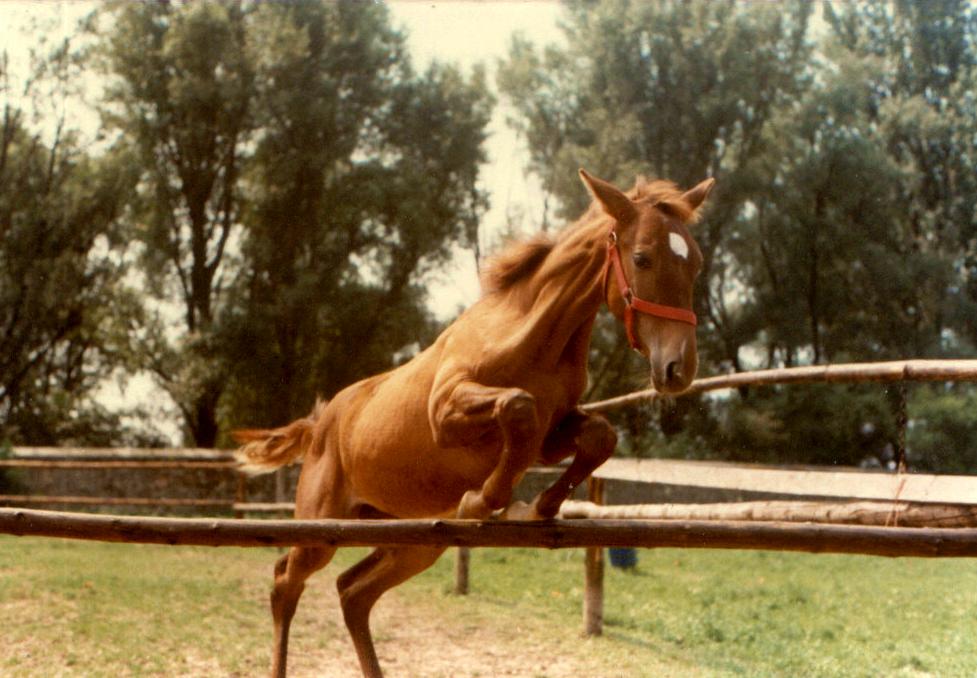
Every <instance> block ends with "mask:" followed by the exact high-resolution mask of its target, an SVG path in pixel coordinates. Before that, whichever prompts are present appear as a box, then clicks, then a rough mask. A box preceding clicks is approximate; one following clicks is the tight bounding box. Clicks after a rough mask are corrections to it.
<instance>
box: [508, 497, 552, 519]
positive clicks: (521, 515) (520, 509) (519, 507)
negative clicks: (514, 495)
mask: <svg viewBox="0 0 977 678" xmlns="http://www.w3.org/2000/svg"><path fill="white" fill-rule="evenodd" d="M499 517H500V518H501V519H502V520H546V516H543V515H541V514H540V513H539V512H538V511H537V510H536V502H533V503H532V504H527V503H526V502H524V501H514V502H512V504H510V505H509V508H507V509H506V510H505V511H503V512H502V515H500V516H499Z"/></svg>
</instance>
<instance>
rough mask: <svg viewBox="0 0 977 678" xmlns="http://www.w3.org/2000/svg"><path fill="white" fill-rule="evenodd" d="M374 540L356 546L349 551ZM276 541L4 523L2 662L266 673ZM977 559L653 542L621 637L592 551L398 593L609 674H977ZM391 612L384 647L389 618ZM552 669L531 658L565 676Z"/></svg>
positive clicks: (338, 631) (320, 637)
mask: <svg viewBox="0 0 977 678" xmlns="http://www.w3.org/2000/svg"><path fill="white" fill-rule="evenodd" d="M361 554H362V551H357V552H348V553H345V554H343V553H342V552H341V555H340V556H339V557H338V558H337V562H338V563H339V565H340V567H343V566H346V565H348V564H350V563H351V562H352V561H353V560H354V559H355V558H357V557H358V556H359V555H361ZM276 555H277V554H276V552H275V551H274V550H270V549H208V548H186V547H179V548H171V547H161V546H128V545H120V544H98V543H88V542H70V541H59V540H46V539H35V538H15V537H5V536H0V619H2V620H3V636H2V640H0V675H4V676H51V675H69V676H119V675H137V676H150V675H166V676H169V675H180V676H184V675H200V676H212V675H228V676H230V675H240V676H252V675H262V674H263V673H264V671H265V670H266V666H267V659H268V647H267V644H268V642H269V632H268V626H269V621H268V618H267V611H266V606H265V600H266V593H267V590H268V585H269V579H270V568H271V564H272V563H273V561H274V559H275V557H276ZM975 565H977V562H975V561H974V560H922V559H882V558H870V557H860V556H829V555H806V554H783V553H766V552H730V551H725V552H724V551H693V550H688V551H679V550H660V551H642V552H641V553H640V559H639V565H638V571H637V573H634V574H628V573H622V572H620V571H617V570H614V569H612V568H608V573H607V581H606V584H605V594H606V600H605V621H606V626H605V636H604V638H601V639H599V640H596V641H583V640H581V639H580V638H579V631H580V627H581V596H582V580H583V572H582V570H583V567H582V553H581V552H579V551H544V550H531V549H482V550H477V551H475V552H474V553H473V557H472V573H471V576H472V593H471V595H470V596H468V597H467V598H464V599H460V598H457V597H454V596H452V595H449V593H448V591H449V589H450V588H451V578H452V558H451V557H450V555H449V556H447V557H445V558H442V560H441V561H440V562H439V563H438V564H437V565H436V566H435V567H434V568H432V569H431V570H430V571H428V572H426V573H424V574H423V575H421V576H420V577H418V578H416V579H415V580H413V581H411V582H409V583H408V584H406V585H405V586H403V587H400V588H399V589H398V590H397V592H396V594H395V595H396V600H398V601H399V604H403V605H405V606H407V607H409V608H411V609H413V610H421V611H422V612H423V614H424V615H425V617H433V618H434V619H435V622H434V623H435V625H436V626H435V629H436V630H437V625H440V626H441V627H443V628H444V629H445V632H446V633H447V632H448V630H449V629H452V630H455V632H456V633H458V634H464V633H467V634H484V638H485V642H486V643H492V642H494V641H493V639H495V638H498V639H502V638H506V642H511V643H513V646H512V648H510V647H509V646H508V645H507V646H506V648H504V651H505V652H507V653H514V652H518V651H519V649H518V648H520V647H521V646H525V647H526V648H529V647H537V649H538V648H539V647H545V646H544V645H541V643H544V641H545V640H546V639H547V638H552V637H560V638H563V639H570V642H569V645H571V646H574V648H576V649H579V651H580V653H581V654H580V660H579V661H580V662H584V661H586V662H587V667H586V668H587V670H586V671H582V672H581V674H580V675H588V673H587V671H591V672H593V671H594V669H593V667H603V668H599V669H597V671H598V672H599V673H600V675H607V676H615V675H620V676H633V675H677V676H681V675H689V674H693V675H702V676H736V675H745V676H846V677H848V676H899V675H905V676H924V675H933V676H968V677H969V676H975V675H977V568H975ZM338 571H339V568H337V567H336V566H335V565H333V566H330V569H329V570H328V571H327V574H326V575H324V576H323V575H319V578H321V579H322V582H323V583H319V584H317V585H316V586H319V587H321V589H317V590H322V591H326V590H327V589H329V590H331V587H332V580H333V578H334V577H335V574H336V573H337V572H338ZM308 595H318V594H311V593H310V594H307V596H308ZM322 619H326V620H330V621H328V623H327V622H326V621H318V620H322ZM313 623H315V624H317V625H316V626H314V627H312V628H309V629H308V630H303V629H305V628H307V627H306V626H303V625H309V624H313ZM514 625H515V626H514ZM375 627H376V635H377V637H378V639H379V646H380V647H381V659H383V654H384V652H383V643H384V642H385V639H387V638H389V637H390V636H391V634H390V633H389V632H388V631H387V630H385V629H386V628H387V627H388V622H382V621H381V622H379V623H377V624H375ZM512 628H518V633H514V634H511V635H514V637H511V638H510V637H509V636H507V635H506V631H505V629H512ZM295 634H297V638H296V640H295V643H294V644H293V652H300V651H304V650H296V649H295V648H296V647H299V648H305V649H306V650H308V649H311V650H315V651H321V652H324V653H326V655H327V656H332V655H335V654H336V653H341V654H349V653H351V649H350V648H349V647H348V645H347V641H346V640H345V637H344V631H343V629H342V627H341V622H339V621H338V613H337V612H336V610H334V609H329V610H324V609H318V610H309V609H306V608H305V607H303V608H302V609H300V611H299V617H297V619H296V631H295ZM498 642H502V640H499V641H498ZM329 643H334V645H330V644H329ZM541 651H542V650H541ZM329 653H332V655H330V654H329ZM527 654H529V652H528V649H527ZM571 659H572V658H571ZM591 662H592V664H591ZM399 668H400V673H398V674H397V675H419V676H425V675H428V674H426V673H425V672H424V671H420V670H417V671H418V672H415V670H413V669H407V668H406V667H405V666H404V665H403V664H402V665H401V666H400V667H399ZM552 671H553V672H552V673H551V672H549V671H548V670H547V669H546V668H545V667H544V668H542V669H541V668H538V667H537V668H534V669H533V670H532V671H527V673H526V674H525V675H540V676H545V675H561V674H560V673H559V672H558V671H557V670H556V669H555V668H554V669H552ZM310 675H314V674H310ZM318 675H331V674H329V672H328V670H326V669H323V671H322V672H321V673H319V674H318ZM431 675H433V674H431ZM438 675H449V674H442V673H439V674H438ZM470 675H481V674H470ZM485 675H491V673H485ZM589 675H593V673H590V674H589Z"/></svg>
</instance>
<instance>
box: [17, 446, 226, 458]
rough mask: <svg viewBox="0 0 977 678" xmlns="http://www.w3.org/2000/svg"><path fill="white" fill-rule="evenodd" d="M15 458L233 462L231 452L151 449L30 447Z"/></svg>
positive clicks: (23, 448)
mask: <svg viewBox="0 0 977 678" xmlns="http://www.w3.org/2000/svg"><path fill="white" fill-rule="evenodd" d="M12 457H13V459H38V460H56V459H62V460H70V461H124V460H128V461H234V453H233V452H232V451H231V450H212V449H205V448H179V447H165V448H149V447H29V446H20V445H18V446H16V447H14V448H13V455H12Z"/></svg>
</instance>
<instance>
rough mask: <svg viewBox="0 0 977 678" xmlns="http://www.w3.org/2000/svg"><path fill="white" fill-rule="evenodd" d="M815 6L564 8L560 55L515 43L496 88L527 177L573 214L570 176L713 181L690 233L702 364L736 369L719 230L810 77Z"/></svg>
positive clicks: (575, 200)
mask: <svg viewBox="0 0 977 678" xmlns="http://www.w3.org/2000/svg"><path fill="white" fill-rule="evenodd" d="M810 11H811V7H810V6H809V5H807V4H806V3H791V4H788V5H787V6H786V7H784V6H781V5H768V4H763V3H713V2H656V3H645V2H628V1H626V0H616V1H614V2H601V3H592V2H582V1H581V2H570V3H568V4H567V14H566V21H565V24H564V25H565V31H566V43H567V47H566V49H565V50H564V49H560V48H556V47H549V48H547V49H546V50H545V51H544V52H543V53H542V54H540V53H538V52H537V50H536V49H535V48H533V47H532V46H531V45H529V44H528V43H527V42H526V41H525V40H522V39H517V40H516V41H514V43H513V46H512V48H511V51H510V56H509V59H508V61H506V62H505V63H504V64H503V65H502V68H501V70H500V75H499V87H500V89H501V90H502V92H504V93H505V94H506V95H507V96H508V97H509V98H510V100H511V101H512V103H513V105H514V107H515V109H516V111H517V112H518V116H517V117H516V119H515V121H514V123H515V124H516V126H517V128H518V129H520V130H521V131H522V132H523V133H524V134H525V136H526V139H527V141H528V142H529V145H530V152H531V155H532V164H531V168H532V170H533V171H534V172H536V173H537V174H539V176H540V178H541V180H542V182H543V184H544V186H545V187H546V188H547V189H548V190H549V191H551V192H552V193H553V194H554V196H555V197H556V198H557V199H558V200H559V202H560V205H561V206H562V208H561V214H562V216H564V217H567V218H570V217H573V216H576V215H577V214H579V213H580V212H581V211H582V209H583V207H584V206H585V202H586V195H585V194H584V193H583V192H582V191H580V190H579V186H577V185H576V183H577V182H576V179H575V176H576V174H575V170H576V167H578V166H581V165H582V166H586V167H588V168H592V170H593V171H595V172H597V173H600V174H602V175H603V176H606V177H608V178H610V179H612V180H615V181H616V182H618V183H619V184H621V185H628V183H630V182H632V181H633V180H634V177H635V175H636V174H647V173H649V172H650V173H652V174H654V175H656V176H659V177H662V178H667V179H671V180H673V181H676V182H677V183H679V184H680V185H686V186H691V185H693V184H694V183H696V182H698V181H700V180H701V179H702V178H703V177H704V176H709V175H711V176H716V177H717V178H718V179H719V184H718V187H719V188H718V190H717V192H716V194H715V196H714V197H713V198H711V199H710V208H709V212H708V215H707V217H706V220H705V222H704V223H703V224H701V225H700V226H699V227H697V231H696V237H697V239H698V241H699V243H700V246H701V247H702V249H703V254H704V257H705V266H704V271H703V275H702V281H703V288H704V289H703V293H701V294H699V295H698V297H697V298H698V303H699V308H698V309H697V311H698V312H699V313H700V315H701V316H702V317H703V318H704V319H705V320H706V321H707V323H708V326H709V330H708V331H707V332H703V340H704V342H705V345H704V347H703V348H704V349H705V352H706V353H708V354H710V355H712V356H713V358H714V360H715V361H717V362H718V361H725V362H727V363H728V364H730V365H734V366H738V364H739V360H740V358H739V354H738V349H739V346H740V345H741V344H742V343H745V341H746V339H747V337H748V336H749V330H750V329H752V328H747V330H743V329H741V328H740V327H739V319H738V318H737V317H735V314H733V313H732V312H731V311H730V310H729V309H728V308H727V304H726V298H727V297H728V296H729V295H728V286H729V284H731V283H732V281H731V277H732V274H733V272H732V271H731V270H729V266H730V263H731V262H730V261H729V260H728V259H727V258H726V257H724V252H725V250H726V242H727V241H728V240H729V239H730V238H732V237H734V236H735V233H734V232H732V231H731V230H728V229H727V228H726V226H728V224H729V223H730V222H731V221H733V218H734V217H735V216H736V215H737V214H738V213H739V211H740V210H741V209H742V204H743V202H744V197H745V194H747V193H748V191H749V190H750V189H751V188H753V186H752V185H750V182H749V177H748V176H747V175H745V174H743V173H742V172H741V169H742V168H743V167H744V166H745V165H746V164H747V163H748V162H749V161H750V160H751V159H752V158H754V156H755V155H756V154H757V153H758V152H759V151H760V141H761V137H762V132H763V130H764V128H765V127H766V126H767V125H768V124H769V122H770V120H771V118H772V117H773V116H774V114H775V113H776V111H777V110H778V108H779V107H780V106H782V105H783V104H784V102H785V101H788V100H790V99H792V98H793V97H795V96H797V93H798V92H799V91H800V90H801V89H802V88H803V86H804V84H805V79H806V77H808V74H807V72H806V65H807V63H808V58H809V55H810V50H811V46H810V44H809V43H808V40H807V38H806V30H807V24H808V20H809V15H810Z"/></svg>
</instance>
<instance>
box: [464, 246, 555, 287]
mask: <svg viewBox="0 0 977 678" xmlns="http://www.w3.org/2000/svg"><path fill="white" fill-rule="evenodd" d="M555 245H556V239H555V238H553V237H552V236H550V235H548V234H546V233H537V234H536V235H534V236H533V237H531V238H529V239H528V240H521V241H516V242H514V243H512V244H511V245H509V246H508V247H506V248H505V249H504V250H502V251H501V252H499V253H498V254H496V255H495V256H493V257H491V258H490V259H489V260H488V261H487V262H486V263H485V268H484V270H483V271H482V290H483V292H484V293H485V294H490V293H492V292H499V291H501V290H504V289H507V288H508V287H511V286H512V284H513V283H515V282H517V281H519V280H522V279H523V278H525V277H526V276H528V275H531V274H532V272H533V271H535V270H536V269H537V268H539V265H540V264H542V263H543V260H544V259H546V257H547V256H549V253H550V252H552V251H553V247H554V246H555Z"/></svg>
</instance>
